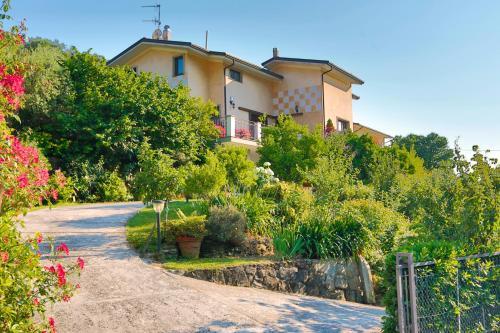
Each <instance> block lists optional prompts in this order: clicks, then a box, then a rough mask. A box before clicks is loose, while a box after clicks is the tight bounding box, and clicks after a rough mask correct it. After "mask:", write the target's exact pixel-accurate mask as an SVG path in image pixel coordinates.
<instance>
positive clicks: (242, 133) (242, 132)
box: [235, 128, 252, 139]
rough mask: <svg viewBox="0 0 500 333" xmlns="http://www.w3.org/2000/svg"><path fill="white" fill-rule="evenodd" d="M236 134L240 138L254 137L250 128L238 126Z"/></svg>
mask: <svg viewBox="0 0 500 333" xmlns="http://www.w3.org/2000/svg"><path fill="white" fill-rule="evenodd" d="M235 134H236V137H237V138H240V139H250V138H251V137H252V135H251V134H250V130H249V129H248V128H237V129H236V131H235Z"/></svg>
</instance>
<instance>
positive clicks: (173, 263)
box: [163, 257, 272, 271]
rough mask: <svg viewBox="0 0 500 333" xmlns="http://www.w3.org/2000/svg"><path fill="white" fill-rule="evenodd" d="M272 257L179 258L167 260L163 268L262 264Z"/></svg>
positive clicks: (190, 268)
mask: <svg viewBox="0 0 500 333" xmlns="http://www.w3.org/2000/svg"><path fill="white" fill-rule="evenodd" d="M271 261H272V258H267V257H260V258H201V259H180V260H167V261H166V262H165V263H164V264H163V268H166V269H175V270H181V271H191V270H195V269H221V268H226V267H234V266H240V265H250V264H263V263H268V262H271Z"/></svg>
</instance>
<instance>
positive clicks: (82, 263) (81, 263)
mask: <svg viewBox="0 0 500 333" xmlns="http://www.w3.org/2000/svg"><path fill="white" fill-rule="evenodd" d="M76 262H77V263H78V266H80V269H83V267H84V266H85V261H83V259H82V258H80V257H78V259H76Z"/></svg>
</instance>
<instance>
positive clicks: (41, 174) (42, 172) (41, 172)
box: [35, 152, 57, 199]
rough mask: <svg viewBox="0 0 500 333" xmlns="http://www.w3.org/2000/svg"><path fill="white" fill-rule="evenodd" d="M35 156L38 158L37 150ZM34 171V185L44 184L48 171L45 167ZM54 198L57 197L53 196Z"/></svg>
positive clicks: (46, 180) (47, 177)
mask: <svg viewBox="0 0 500 333" xmlns="http://www.w3.org/2000/svg"><path fill="white" fill-rule="evenodd" d="M37 158H38V152H37ZM37 162H38V161H37ZM37 162H35V163H37ZM36 172H37V175H36V181H35V186H43V185H46V184H47V182H48V181H49V171H48V170H47V169H37V170H36ZM54 199H57V198H54Z"/></svg>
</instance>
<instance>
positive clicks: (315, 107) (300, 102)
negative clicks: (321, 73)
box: [273, 85, 322, 114]
mask: <svg viewBox="0 0 500 333" xmlns="http://www.w3.org/2000/svg"><path fill="white" fill-rule="evenodd" d="M321 104H322V92H321V86H320V85H318V86H310V87H302V88H297V89H289V90H282V91H279V92H278V96H277V97H275V98H273V111H274V112H275V114H280V113H285V114H291V113H297V111H298V112H300V113H305V112H315V111H321Z"/></svg>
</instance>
